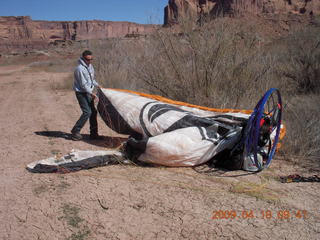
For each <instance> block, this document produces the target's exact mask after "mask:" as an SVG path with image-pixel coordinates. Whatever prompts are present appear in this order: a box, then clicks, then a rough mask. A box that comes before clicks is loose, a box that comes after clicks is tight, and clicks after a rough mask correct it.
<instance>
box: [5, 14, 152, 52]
mask: <svg viewBox="0 0 320 240" xmlns="http://www.w3.org/2000/svg"><path fill="white" fill-rule="evenodd" d="M154 27H155V26H154V25H144V24H137V23H131V22H111V21H98V20H93V21H73V22H71V21H60V22H58V21H33V20H31V18H30V17H25V16H22V17H0V49H2V50H4V49H17V48H22V49H24V48H42V47H46V46H47V45H48V44H49V43H52V42H54V41H56V40H58V41H61V40H88V39H104V38H112V37H124V36H126V35H129V34H148V33H151V32H152V31H153V30H154Z"/></svg>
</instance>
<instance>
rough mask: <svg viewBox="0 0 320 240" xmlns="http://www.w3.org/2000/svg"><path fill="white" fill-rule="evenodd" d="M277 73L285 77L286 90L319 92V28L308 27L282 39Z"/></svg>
mask: <svg viewBox="0 0 320 240" xmlns="http://www.w3.org/2000/svg"><path fill="white" fill-rule="evenodd" d="M282 42H283V43H282V44H281V45H282V49H280V51H281V53H280V56H279V62H280V63H281V64H280V66H279V67H280V69H278V70H277V71H278V74H279V75H280V77H283V78H285V79H286V82H287V84H288V85H287V86H288V89H287V91H288V92H289V91H290V92H293V93H297V94H308V93H316V94H319V93H320V30H319V28H314V27H308V28H306V29H303V30H301V31H297V32H295V33H293V34H290V35H289V36H287V37H286V38H285V39H282Z"/></svg>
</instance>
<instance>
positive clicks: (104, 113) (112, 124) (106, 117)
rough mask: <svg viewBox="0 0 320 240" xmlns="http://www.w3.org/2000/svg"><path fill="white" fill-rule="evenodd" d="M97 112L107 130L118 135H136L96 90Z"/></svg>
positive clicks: (106, 99) (101, 93)
mask: <svg viewBox="0 0 320 240" xmlns="http://www.w3.org/2000/svg"><path fill="white" fill-rule="evenodd" d="M98 97H99V103H98V107H97V109H98V112H99V114H100V116H101V118H102V119H103V121H104V122H105V123H106V124H107V126H108V127H109V128H111V129H112V130H114V131H116V132H117V133H120V134H127V135H136V134H139V133H137V132H136V131H134V130H133V129H132V128H131V127H130V125H129V124H128V123H127V122H126V121H125V120H124V119H123V118H122V117H121V115H120V114H119V112H118V111H117V109H116V108H115V107H114V106H113V105H112V103H111V102H110V101H109V99H108V98H107V97H106V96H105V95H104V94H103V92H102V91H101V90H100V89H98Z"/></svg>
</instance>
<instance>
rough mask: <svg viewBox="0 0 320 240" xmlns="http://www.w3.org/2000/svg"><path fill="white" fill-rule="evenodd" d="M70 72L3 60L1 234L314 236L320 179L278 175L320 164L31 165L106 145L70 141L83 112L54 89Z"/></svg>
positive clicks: (8, 238) (9, 237)
mask: <svg viewBox="0 0 320 240" xmlns="http://www.w3.org/2000/svg"><path fill="white" fill-rule="evenodd" d="M67 76H68V73H53V72H44V71H34V70H32V68H31V69H30V68H28V67H27V66H26V65H21V66H2V67H0V103H1V105H0V130H1V138H0V156H1V165H0V172H1V174H0V191H1V196H0V238H1V239H3V240H22V239H26V240H31V239H50V240H51V239H53V240H54V239H299V240H301V239H319V236H320V212H319V196H320V194H319V193H320V190H319V183H290V184H283V183H280V182H279V181H278V177H279V176H280V175H288V174H292V173H300V174H304V175H312V174H316V172H312V171H310V170H309V169H307V168H302V167H298V166H292V164H289V163H288V162H285V161H280V160H278V161H277V160H275V161H274V162H273V164H272V166H271V168H270V169H268V170H266V171H264V172H262V173H259V174H255V175H246V174H245V172H242V171H236V172H223V171H221V170H215V169H210V168H208V167H207V166H203V167H198V168H195V169H192V168H154V167H141V166H132V165H131V166H130V165H113V166H107V167H101V168H95V169H91V170H83V171H79V172H75V173H68V174H32V173H29V172H28V171H26V170H25V166H26V164H28V163H30V162H33V161H35V160H40V159H44V158H47V157H51V156H53V155H54V154H59V153H61V154H66V153H68V152H69V151H70V150H71V149H80V150H99V149H105V148H106V147H110V146H111V144H112V142H110V141H104V142H97V141H89V140H85V141H80V142H74V141H70V140H68V139H66V136H67V135H68V134H69V131H70V129H71V127H72V125H73V124H74V122H75V120H76V119H77V118H78V117H79V114H80V110H79V108H78V106H77V103H76V99H75V97H74V94H73V92H72V91H65V90H58V89H55V87H54V86H55V83H58V82H61V81H64V79H65V78H66V77H67ZM99 124H100V129H101V131H100V133H101V134H102V135H105V136H111V137H114V136H115V135H114V134H113V133H111V132H110V131H109V130H108V129H107V128H106V127H105V125H104V124H103V123H102V122H101V120H100V122H99ZM83 132H84V133H88V126H86V128H85V129H84V131H83ZM318 174H319V173H318ZM227 211H229V212H227ZM289 214H290V216H289Z"/></svg>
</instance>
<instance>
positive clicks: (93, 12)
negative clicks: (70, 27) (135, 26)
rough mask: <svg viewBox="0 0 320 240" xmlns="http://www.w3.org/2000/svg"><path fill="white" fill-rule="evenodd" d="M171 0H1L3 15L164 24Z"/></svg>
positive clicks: (0, 8)
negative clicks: (164, 15) (164, 10)
mask: <svg viewBox="0 0 320 240" xmlns="http://www.w3.org/2000/svg"><path fill="white" fill-rule="evenodd" d="M167 4H168V0H86V1H85V0H0V16H31V18H32V19H33V20H50V21H74V20H93V19H97V20H108V21H129V22H137V23H156V24H159V23H160V24H162V23H163V9H164V7H165V6H166V5H167Z"/></svg>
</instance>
